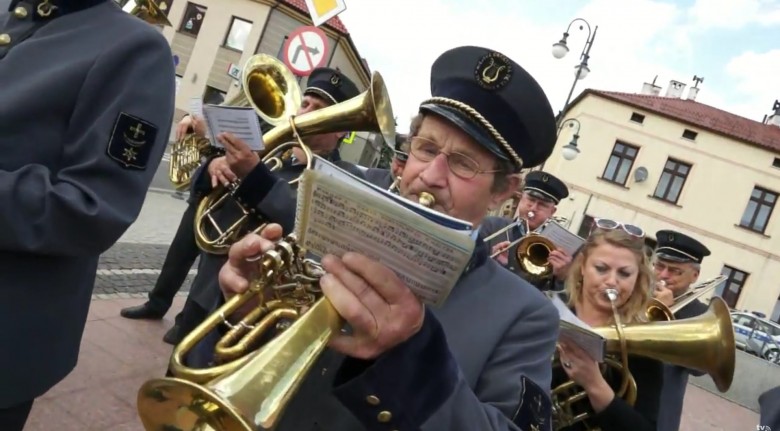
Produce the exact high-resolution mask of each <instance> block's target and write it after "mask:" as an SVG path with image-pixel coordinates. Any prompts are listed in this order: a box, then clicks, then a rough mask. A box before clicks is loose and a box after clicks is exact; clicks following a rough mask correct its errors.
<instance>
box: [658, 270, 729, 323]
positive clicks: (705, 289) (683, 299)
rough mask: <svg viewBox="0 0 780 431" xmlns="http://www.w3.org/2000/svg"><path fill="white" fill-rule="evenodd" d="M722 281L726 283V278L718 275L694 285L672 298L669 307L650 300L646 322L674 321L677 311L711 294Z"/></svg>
mask: <svg viewBox="0 0 780 431" xmlns="http://www.w3.org/2000/svg"><path fill="white" fill-rule="evenodd" d="M724 281H726V276H725V275H719V276H717V277H714V278H711V279H709V280H707V281H703V282H701V283H697V284H694V285H693V286H691V287H689V288H688V290H687V291H685V293H683V294H681V295H680V296H678V297H676V298H674V304H672V306H671V307H669V306H667V305H666V304H664V303H663V302H661V301H659V300H658V299H656V298H651V299H650V303H649V304H648V305H647V308H646V309H645V315H646V317H647V320H648V321H650V322H653V321H664V320H674V315H675V314H676V313H677V312H678V311H680V310H682V309H683V308H685V306H686V305H688V304H690V303H691V302H693V301H695V300H697V299H699V298H700V297H701V296H703V295H705V294H707V293H709V292H711V291H712V290H713V289H715V288H716V287H718V286H719V285H720V284H721V283H723V282H724Z"/></svg>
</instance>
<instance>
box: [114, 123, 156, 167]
mask: <svg viewBox="0 0 780 431" xmlns="http://www.w3.org/2000/svg"><path fill="white" fill-rule="evenodd" d="M156 138H157V126H155V125H154V124H152V123H150V122H148V121H145V120H142V119H140V118H138V117H134V116H132V115H130V114H126V113H124V112H120V113H119V116H118V117H117V118H116V122H115V123H114V130H113V131H112V132H111V138H110V139H109V141H108V148H107V149H106V153H107V154H108V157H111V158H112V159H114V160H115V161H116V162H117V163H119V164H120V165H121V166H122V167H123V168H125V169H139V170H144V169H146V165H147V163H148V162H149V154H150V152H151V150H152V147H153V146H154V141H155V139H156Z"/></svg>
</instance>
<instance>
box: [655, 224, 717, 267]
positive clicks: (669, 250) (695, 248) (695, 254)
mask: <svg viewBox="0 0 780 431" xmlns="http://www.w3.org/2000/svg"><path fill="white" fill-rule="evenodd" d="M655 239H656V241H657V242H658V245H657V246H656V248H655V253H656V256H657V257H658V258H659V259H661V260H668V261H672V262H694V263H701V262H702V260H703V259H704V257H705V256H709V255H710V250H709V249H708V248H707V247H706V246H705V245H704V244H702V243H701V242H699V241H697V240H696V239H694V238H691V237H690V236H688V235H685V234H683V233H680V232H677V231H673V230H659V231H658V232H656V234H655Z"/></svg>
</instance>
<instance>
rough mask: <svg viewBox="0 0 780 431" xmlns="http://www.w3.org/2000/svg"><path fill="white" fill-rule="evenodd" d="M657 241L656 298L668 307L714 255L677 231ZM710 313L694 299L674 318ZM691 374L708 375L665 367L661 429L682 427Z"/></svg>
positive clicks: (659, 234) (662, 233)
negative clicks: (705, 260)
mask: <svg viewBox="0 0 780 431" xmlns="http://www.w3.org/2000/svg"><path fill="white" fill-rule="evenodd" d="M656 241H657V245H656V249H655V258H654V261H653V269H654V271H655V277H656V280H657V281H658V282H659V285H658V286H656V289H655V297H656V298H657V299H659V300H660V301H661V302H663V303H664V304H666V305H667V306H672V305H673V304H674V298H675V297H678V296H680V295H682V294H683V293H685V292H686V291H687V290H688V288H690V286H691V285H692V284H694V283H695V282H696V280H698V278H699V272H700V271H701V263H702V260H703V259H704V257H705V256H709V255H710V250H709V249H707V247H706V246H705V245H704V244H702V243H701V242H699V241H698V240H696V239H694V238H692V237H690V236H688V235H685V234H683V233H681V232H677V231H673V230H660V231H658V232H657V233H656ZM706 311H707V305H705V304H704V303H703V302H701V301H699V300H694V301H691V302H690V303H689V304H688V305H686V306H685V307H683V308H682V309H681V310H679V311H678V312H677V313H675V314H674V317H675V319H688V318H691V317H695V316H698V315H700V314H703V313H704V312H706ZM689 374H691V375H694V376H701V375H704V374H705V373H704V372H703V371H698V370H691V369H688V368H683V367H680V366H677V365H668V364H665V365H664V389H663V393H662V396H661V411H660V413H659V416H658V429H663V430H670V431H676V430H677V429H679V428H680V418H681V416H682V408H683V399H684V398H685V390H686V388H687V387H688V375H689Z"/></svg>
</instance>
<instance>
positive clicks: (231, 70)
mask: <svg viewBox="0 0 780 431" xmlns="http://www.w3.org/2000/svg"><path fill="white" fill-rule="evenodd" d="M227 74H228V75H230V77H232V78H233V79H239V78H240V77H241V69H239V68H238V66H236V65H235V64H233V63H230V65H229V66H228V70H227Z"/></svg>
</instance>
